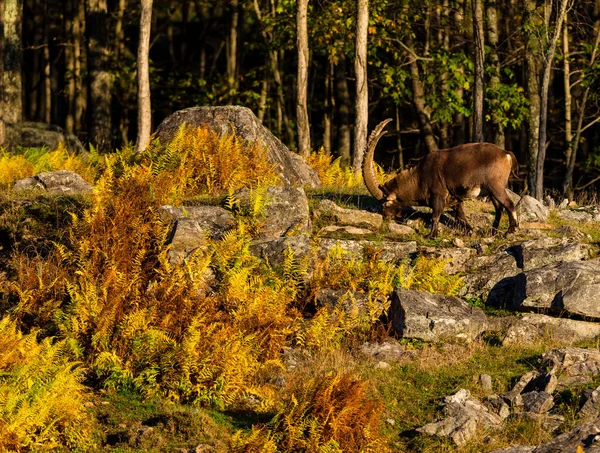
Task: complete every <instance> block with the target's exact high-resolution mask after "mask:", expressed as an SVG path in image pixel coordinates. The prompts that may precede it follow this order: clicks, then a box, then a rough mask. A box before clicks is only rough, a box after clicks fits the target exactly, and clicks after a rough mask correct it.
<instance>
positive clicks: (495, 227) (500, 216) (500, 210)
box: [490, 196, 503, 234]
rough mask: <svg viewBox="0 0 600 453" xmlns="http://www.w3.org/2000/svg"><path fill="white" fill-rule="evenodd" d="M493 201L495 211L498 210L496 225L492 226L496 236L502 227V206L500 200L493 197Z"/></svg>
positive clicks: (495, 218)
mask: <svg viewBox="0 0 600 453" xmlns="http://www.w3.org/2000/svg"><path fill="white" fill-rule="evenodd" d="M490 200H492V204H493V205H494V209H495V210H496V215H495V217H494V223H493V224H492V234H496V233H497V232H498V227H499V226H500V220H502V209H503V208H502V205H501V204H500V202H499V201H498V200H496V199H495V198H494V197H493V196H491V197H490Z"/></svg>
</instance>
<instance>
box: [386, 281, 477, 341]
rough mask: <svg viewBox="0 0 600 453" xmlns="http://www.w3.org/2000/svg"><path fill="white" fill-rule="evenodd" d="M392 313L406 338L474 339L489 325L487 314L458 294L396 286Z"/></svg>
mask: <svg viewBox="0 0 600 453" xmlns="http://www.w3.org/2000/svg"><path fill="white" fill-rule="evenodd" d="M388 317H389V319H390V321H391V325H392V328H393V330H394V331H395V332H396V333H397V334H398V335H399V336H401V337H403V338H416V339H420V340H425V341H439V340H445V339H462V340H472V339H474V338H475V337H477V336H479V335H480V334H481V333H482V332H483V331H484V330H485V329H486V327H487V317H486V316H485V314H484V313H483V311H481V310H480V309H478V308H475V307H473V306H471V305H469V304H467V303H466V302H464V301H463V300H461V299H458V298H457V297H451V296H442V295H439V294H430V293H424V292H421V291H412V290H408V289H400V288H398V289H396V290H395V291H394V292H393V293H392V303H391V306H390V309H389V314H388Z"/></svg>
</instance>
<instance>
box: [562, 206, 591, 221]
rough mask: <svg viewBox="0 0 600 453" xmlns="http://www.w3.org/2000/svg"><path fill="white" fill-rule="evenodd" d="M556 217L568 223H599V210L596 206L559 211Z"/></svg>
mask: <svg viewBox="0 0 600 453" xmlns="http://www.w3.org/2000/svg"><path fill="white" fill-rule="evenodd" d="M556 214H557V215H558V217H560V218H561V219H563V220H566V221H569V222H577V223H581V222H600V208H599V207H598V206H584V207H581V208H574V209H559V210H557V211H556Z"/></svg>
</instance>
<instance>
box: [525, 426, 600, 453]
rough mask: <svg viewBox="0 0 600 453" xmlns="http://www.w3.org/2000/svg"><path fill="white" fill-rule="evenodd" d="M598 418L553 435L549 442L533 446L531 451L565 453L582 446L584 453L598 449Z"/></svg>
mask: <svg viewBox="0 0 600 453" xmlns="http://www.w3.org/2000/svg"><path fill="white" fill-rule="evenodd" d="M599 434H600V419H596V420H594V421H593V422H591V423H586V424H584V425H581V426H578V427H577V428H575V429H573V430H571V431H569V432H566V433H564V434H561V435H560V436H557V437H555V438H554V439H552V440H551V441H550V442H547V443H545V444H544V445H541V446H539V447H537V448H535V449H534V450H532V451H533V453H566V452H575V451H577V447H583V451H584V452H586V453H592V452H595V453H597V452H598V451H600V436H599Z"/></svg>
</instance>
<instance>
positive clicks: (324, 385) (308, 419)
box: [231, 367, 390, 453]
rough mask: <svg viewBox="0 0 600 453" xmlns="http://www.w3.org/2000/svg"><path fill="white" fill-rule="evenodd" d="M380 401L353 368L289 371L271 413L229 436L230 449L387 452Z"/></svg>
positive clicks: (241, 450)
mask: <svg viewBox="0 0 600 453" xmlns="http://www.w3.org/2000/svg"><path fill="white" fill-rule="evenodd" d="M382 410H383V405H382V404H381V402H380V401H379V400H378V399H377V398H374V397H373V396H372V395H371V392H370V390H369V386H368V384H367V383H366V382H365V381H363V380H362V379H360V378H359V377H358V376H357V375H356V374H354V373H353V372H352V371H340V370H336V369H330V370H321V371H319V370H313V369H311V368H310V367H309V368H308V369H307V370H305V371H304V372H300V373H296V374H294V375H292V376H289V381H288V383H287V385H286V388H285V389H284V390H283V398H282V404H281V407H280V409H279V411H278V413H277V415H276V416H275V418H274V419H273V420H272V421H271V422H270V423H268V424H267V425H264V426H262V427H255V428H254V429H253V430H252V432H250V433H248V434H244V433H241V432H238V433H237V434H236V435H235V436H234V437H233V439H232V448H231V450H232V451H235V452H244V453H250V452H263V451H265V452H274V451H282V452H284V451H285V452H287V451H304V452H309V453H323V452H332V453H333V452H335V453H341V452H344V451H356V452H373V453H375V452H389V451H390V450H389V447H388V446H387V441H386V439H385V438H383V437H382V436H381V435H380V434H379V432H380V427H379V423H380V416H381V413H382Z"/></svg>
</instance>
